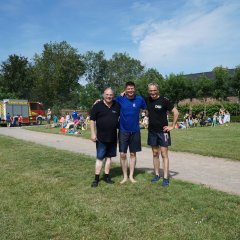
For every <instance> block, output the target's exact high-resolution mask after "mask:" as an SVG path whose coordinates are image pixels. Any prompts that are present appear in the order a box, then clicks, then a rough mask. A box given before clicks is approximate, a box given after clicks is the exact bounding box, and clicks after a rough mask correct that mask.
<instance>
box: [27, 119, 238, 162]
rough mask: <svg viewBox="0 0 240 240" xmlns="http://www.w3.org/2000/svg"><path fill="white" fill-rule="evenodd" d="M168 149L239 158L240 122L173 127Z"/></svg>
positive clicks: (144, 138)
mask: <svg viewBox="0 0 240 240" xmlns="http://www.w3.org/2000/svg"><path fill="white" fill-rule="evenodd" d="M28 129H29V130H33V131H41V132H48V133H57V134H59V129H58V128H53V129H46V128H45V127H44V126H36V127H29V128H28ZM141 133H142V144H143V146H146V147H147V130H141ZM80 136H82V137H84V138H89V137H90V132H89V130H88V131H82V134H81V135H80ZM171 138H172V146H171V147H170V150H172V151H181V152H191V153H197V154H201V155H205V156H214V157H222V158H229V159H233V160H240V147H239V146H240V123H232V124H231V125H229V126H217V127H196V128H190V129H187V130H186V129H175V130H173V131H172V132H171Z"/></svg>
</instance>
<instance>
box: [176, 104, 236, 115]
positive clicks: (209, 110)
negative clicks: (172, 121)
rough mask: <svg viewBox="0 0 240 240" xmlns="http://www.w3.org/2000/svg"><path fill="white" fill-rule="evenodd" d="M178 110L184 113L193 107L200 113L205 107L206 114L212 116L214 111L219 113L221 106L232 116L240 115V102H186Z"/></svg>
mask: <svg viewBox="0 0 240 240" xmlns="http://www.w3.org/2000/svg"><path fill="white" fill-rule="evenodd" d="M177 108H178V110H179V111H180V113H181V114H182V115H184V114H185V113H187V112H189V111H190V109H192V113H195V114H198V113H200V112H204V109H206V116H207V117H212V116H213V115H214V113H218V112H219V109H220V108H224V109H226V110H227V111H228V112H229V113H230V115H231V117H232V116H239V115H240V104H238V103H230V102H223V103H222V104H219V103H214V104H210V103H208V104H194V105H190V104H184V105H179V106H178V107H177Z"/></svg>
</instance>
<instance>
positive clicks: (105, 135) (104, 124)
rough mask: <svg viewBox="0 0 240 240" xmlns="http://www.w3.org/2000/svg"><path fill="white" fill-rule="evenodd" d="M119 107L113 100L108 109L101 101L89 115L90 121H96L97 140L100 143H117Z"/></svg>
mask: <svg viewBox="0 0 240 240" xmlns="http://www.w3.org/2000/svg"><path fill="white" fill-rule="evenodd" d="M119 115H120V105H119V104H118V103H117V102H116V101H115V100H114V101H113V104H112V106H111V107H110V108H109V107H108V106H106V105H105V104H104V102H103V101H100V102H98V103H96V104H95V105H94V106H93V108H92V110H91V113H90V120H93V121H96V128H97V139H98V140H99V141H101V142H117V128H118V120H119Z"/></svg>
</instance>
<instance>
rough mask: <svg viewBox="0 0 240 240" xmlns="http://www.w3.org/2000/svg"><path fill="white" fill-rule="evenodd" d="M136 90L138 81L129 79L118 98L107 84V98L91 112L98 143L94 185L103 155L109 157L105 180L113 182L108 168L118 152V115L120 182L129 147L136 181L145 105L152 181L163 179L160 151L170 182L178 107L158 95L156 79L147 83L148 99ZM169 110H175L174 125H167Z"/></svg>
mask: <svg viewBox="0 0 240 240" xmlns="http://www.w3.org/2000/svg"><path fill="white" fill-rule="evenodd" d="M135 91H136V89H135V84H134V83H133V82H127V83H126V85H125V92H124V94H123V95H122V96H118V97H117V98H116V101H115V100H113V97H114V94H113V91H112V90H111V89H110V88H107V89H106V90H105V91H104V100H103V101H100V102H97V103H96V104H95V105H94V106H93V108H92V111H91V115H90V128H91V140H92V141H94V142H96V147H97V159H96V169H95V179H94V181H93V183H92V187H97V186H98V182H99V174H100V171H101V168H102V160H103V159H104V158H105V159H106V163H105V176H104V180H105V182H107V183H113V182H112V181H111V179H110V176H109V171H110V163H111V157H115V156H116V146H117V126H118V121H119V115H120V126H119V152H120V162H121V166H122V171H123V180H122V181H121V182H120V183H125V182H126V181H127V180H128V161H127V151H128V148H129V151H130V164H129V168H130V173H129V179H130V181H131V182H132V183H134V182H136V181H135V179H134V169H135V165H136V152H139V151H141V135H140V128H139V115H140V110H141V109H146V108H147V110H148V116H149V126H148V145H150V146H151V147H152V153H153V166H154V172H155V176H154V178H153V179H152V180H151V182H153V183H155V182H158V181H159V180H160V159H159V157H160V154H161V156H162V159H163V172H164V176H163V183H162V186H168V185H169V157H168V146H170V145H171V138H170V131H171V130H172V129H174V127H175V124H176V122H177V118H178V114H179V113H178V110H177V109H176V108H175V107H174V105H173V104H171V103H170V101H169V100H168V99H166V98H164V97H161V96H160V95H159V86H158V85H157V84H156V83H150V84H149V85H148V94H149V97H148V98H147V99H146V102H145V100H144V99H143V98H142V97H141V96H136V95H135ZM146 103H147V104H146ZM168 112H172V113H173V121H172V125H171V126H168V119H167V113H168ZM95 122H96V128H95Z"/></svg>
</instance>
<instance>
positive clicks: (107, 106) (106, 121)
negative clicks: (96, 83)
mask: <svg viewBox="0 0 240 240" xmlns="http://www.w3.org/2000/svg"><path fill="white" fill-rule="evenodd" d="M103 97H104V99H103V100H102V101H99V102H97V103H96V104H94V106H93V108H92V110H91V113H90V129H91V140H92V141H93V142H95V143H96V149H97V157H96V166H95V179H94V181H93V182H92V185H91V186H92V187H97V186H98V183H99V175H100V172H101V169H102V165H103V160H104V159H105V170H104V171H105V175H104V181H105V182H106V183H109V184H111V183H113V181H112V180H111V178H110V175H109V171H110V164H111V158H112V157H115V156H116V153H117V128H118V121H119V114H120V105H119V104H118V103H117V102H116V101H115V100H113V97H114V93H113V91H112V89H111V88H107V89H106V90H105V91H104V95H103Z"/></svg>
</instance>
